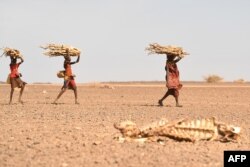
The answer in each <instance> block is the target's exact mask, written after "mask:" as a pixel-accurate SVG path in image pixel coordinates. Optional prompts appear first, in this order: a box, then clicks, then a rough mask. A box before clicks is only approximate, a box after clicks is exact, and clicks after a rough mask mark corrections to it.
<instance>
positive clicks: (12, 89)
mask: <svg viewBox="0 0 250 167" xmlns="http://www.w3.org/2000/svg"><path fill="white" fill-rule="evenodd" d="M13 93H14V88H11V91H10V101H9V104H11V103H12V97H13Z"/></svg>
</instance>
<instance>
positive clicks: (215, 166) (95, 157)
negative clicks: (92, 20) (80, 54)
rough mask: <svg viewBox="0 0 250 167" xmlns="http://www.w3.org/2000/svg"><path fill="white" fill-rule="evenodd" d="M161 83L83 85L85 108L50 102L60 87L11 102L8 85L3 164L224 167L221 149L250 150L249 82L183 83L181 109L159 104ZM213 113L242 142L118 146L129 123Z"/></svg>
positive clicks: (3, 103) (69, 99)
mask: <svg viewBox="0 0 250 167" xmlns="http://www.w3.org/2000/svg"><path fill="white" fill-rule="evenodd" d="M162 86H163V85H159V84H158V85H157V84H146V85H142V84H134V85H129V84H128V85H125V84H121V85H114V87H115V89H107V88H99V87H98V86H91V85H89V86H86V85H85V86H78V92H79V101H80V105H75V104H74V96H73V92H72V91H67V92H66V93H65V94H64V95H63V96H62V98H61V99H60V100H59V104H58V105H53V104H51V102H52V101H53V99H54V98H55V97H56V96H57V93H58V92H59V90H60V87H61V86H59V85H27V89H26V90H25V92H24V97H23V100H24V101H25V103H24V104H23V105H21V104H18V103H17V102H16V101H17V97H18V91H15V94H14V104H13V105H7V103H8V98H9V91H10V87H9V85H0V134H1V135H0V166H1V167H2V166H62V167H67V166H69V167H71V166H102V167H103V166H104V167H107V166H119V167H125V166H134V167H142V166H157V167H158V166H164V167H165V166H171V167H172V166H175V167H182V166H188V167H190V166H192V167H196V166H197V167H203V166H206V167H207V166H209V167H222V166H223V151H224V150H249V149H250V140H249V138H250V123H249V118H250V84H224V85H223V84H218V85H210V84H193V85H190V84H186V85H185V84H184V87H183V89H182V90H181V91H180V102H181V104H182V105H183V107H182V108H176V107H174V98H173V97H169V98H168V99H167V100H166V101H165V105H167V104H168V105H171V106H168V107H166V106H165V107H158V106H157V101H158V99H159V98H160V97H162V96H163V94H164V93H165V88H164V87H162ZM211 116H214V117H216V118H217V120H219V121H222V122H225V123H228V124H234V125H237V126H240V127H241V128H242V137H241V140H240V142H238V143H220V142H216V141H200V142H196V143H191V142H177V141H174V140H172V139H167V140H166V143H165V145H161V144H159V143H146V144H145V145H139V144H138V143H118V142H117V141H116V140H114V139H113V138H114V136H116V135H117V134H119V132H118V131H117V130H116V129H114V128H113V124H114V123H115V122H120V121H122V120H127V119H129V120H132V121H134V122H136V123H137V124H138V125H139V126H140V125H145V124H148V123H150V122H153V121H156V120H159V119H160V118H163V117H165V118H167V119H169V120H176V119H180V118H197V117H211Z"/></svg>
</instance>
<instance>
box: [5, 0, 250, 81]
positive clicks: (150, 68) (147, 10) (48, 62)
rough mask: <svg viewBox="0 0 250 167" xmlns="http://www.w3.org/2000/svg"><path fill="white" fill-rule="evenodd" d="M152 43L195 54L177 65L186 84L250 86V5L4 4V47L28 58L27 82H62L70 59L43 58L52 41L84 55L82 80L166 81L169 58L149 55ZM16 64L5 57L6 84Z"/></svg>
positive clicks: (177, 0)
mask: <svg viewBox="0 0 250 167" xmlns="http://www.w3.org/2000/svg"><path fill="white" fill-rule="evenodd" d="M152 42H158V43H160V44H163V45H168V44H172V45H177V46H182V47H183V48H184V49H185V50H186V51H188V52H189V53H190V55H189V56H187V57H185V58H184V59H183V60H182V61H181V62H179V64H178V65H179V70H180V74H181V80H185V81H188V80H195V81H201V80H203V77H204V76H207V75H209V74H217V75H220V76H222V77H223V78H224V79H225V80H226V81H233V80H237V79H240V78H243V79H244V80H248V81H250V46H249V45H250V1H249V0H206V1H205V0H0V47H6V46H8V47H13V48H16V49H19V50H20V51H21V52H22V53H23V55H24V58H25V62H24V63H23V64H22V66H21V67H20V72H21V73H22V74H23V76H24V78H23V79H24V80H26V81H27V82H28V83H31V82H62V80H61V79H59V78H57V77H56V73H57V71H59V70H62V69H63V58H62V57H56V58H49V57H46V56H44V55H43V54H42V53H43V50H42V49H41V48H39V46H40V45H43V44H47V43H63V44H69V45H73V46H75V47H77V48H80V49H81V50H82V52H83V53H82V55H81V60H80V63H78V64H76V65H73V66H72V68H73V73H75V74H76V75H77V77H76V81H77V82H98V81H134V80H136V81H141V80H144V81H148V80H164V78H165V71H164V66H165V59H166V58H165V56H161V55H150V56H148V55H147V53H146V52H145V50H144V49H145V47H146V46H147V45H148V44H149V43H152ZM1 53H2V52H1ZM9 62H10V60H9V59H8V58H6V57H1V58H0V80H2V81H5V80H6V77H7V74H8V73H9Z"/></svg>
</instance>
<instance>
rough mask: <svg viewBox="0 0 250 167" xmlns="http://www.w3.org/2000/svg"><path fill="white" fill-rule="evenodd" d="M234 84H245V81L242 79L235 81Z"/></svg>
mask: <svg viewBox="0 0 250 167" xmlns="http://www.w3.org/2000/svg"><path fill="white" fill-rule="evenodd" d="M234 82H235V83H244V82H245V80H244V79H242V78H241V79H237V80H234Z"/></svg>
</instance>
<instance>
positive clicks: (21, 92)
mask: <svg viewBox="0 0 250 167" xmlns="http://www.w3.org/2000/svg"><path fill="white" fill-rule="evenodd" d="M24 88H25V84H23V86H22V87H21V90H20V94H19V99H18V101H19V102H20V103H23V101H22V100H21V99H22V95H23V90H24Z"/></svg>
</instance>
